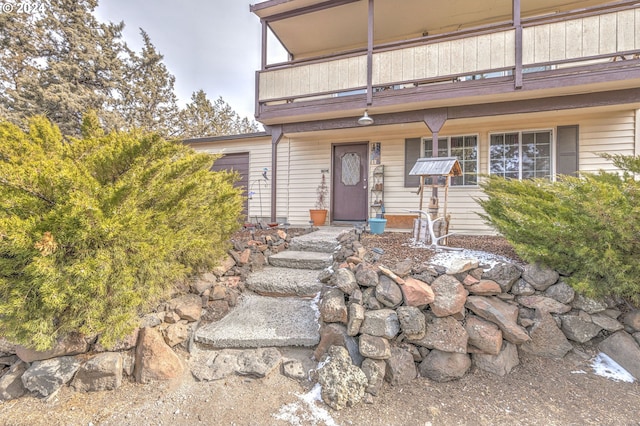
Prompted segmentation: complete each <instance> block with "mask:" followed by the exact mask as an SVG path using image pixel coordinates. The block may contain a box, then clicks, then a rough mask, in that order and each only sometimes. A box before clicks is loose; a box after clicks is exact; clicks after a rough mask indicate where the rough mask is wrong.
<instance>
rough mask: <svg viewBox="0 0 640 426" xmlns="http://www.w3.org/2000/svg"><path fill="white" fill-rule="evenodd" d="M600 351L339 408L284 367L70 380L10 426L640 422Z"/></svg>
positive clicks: (0, 414)
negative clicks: (162, 378) (80, 388)
mask: <svg viewBox="0 0 640 426" xmlns="http://www.w3.org/2000/svg"><path fill="white" fill-rule="evenodd" d="M391 235H394V234H391ZM370 238H374V241H373V242H372V244H375V246H378V247H381V248H383V249H384V250H385V255H386V256H387V257H386V261H388V263H390V264H391V263H392V261H395V260H401V259H404V258H405V257H406V256H410V257H413V256H418V257H423V258H425V259H428V257H429V254H428V253H426V252H420V253H418V252H415V250H410V251H408V252H407V251H406V250H403V249H402V247H406V246H403V244H405V243H406V236H404V237H402V236H396V237H390V238H388V239H384V238H379V237H375V236H372V237H370ZM383 241H384V242H383ZM370 242H371V241H369V242H366V243H365V245H368V244H369V243H370ZM461 242H462V241H457V243H461ZM467 243H468V245H469V247H468V248H474V249H477V248H479V247H471V245H472V244H476V243H477V244H484V249H486V250H488V251H489V250H491V251H493V252H496V253H497V254H502V255H505V254H506V252H505V250H509V247H508V243H506V245H505V242H504V241H503V240H502V241H501V240H499V239H496V240H486V239H485V240H484V241H483V242H482V241H480V240H478V241H476V242H474V243H472V242H471V240H468V241H467ZM383 245H384V247H383ZM491 247H493V249H491ZM595 354H596V350H595V349H594V348H593V347H591V346H581V347H576V348H575V349H574V350H573V351H572V352H570V353H569V354H567V356H565V357H564V358H563V359H561V360H556V359H545V358H537V357H531V356H529V355H526V354H521V357H520V360H521V364H520V365H519V366H517V367H516V368H515V369H514V370H513V371H512V372H511V373H510V374H508V375H507V376H505V377H499V376H496V375H493V374H490V373H487V372H484V371H481V370H477V369H472V370H471V372H470V373H468V374H467V375H466V376H465V377H464V378H463V379H461V380H457V381H453V382H448V383H436V382H432V381H430V380H428V379H425V378H417V379H415V380H413V381H412V382H411V383H410V384H409V385H405V386H399V387H391V386H390V385H389V384H387V383H385V385H384V387H383V389H382V390H381V392H380V393H379V395H378V396H377V397H375V398H374V399H373V403H372V404H365V403H360V404H359V405H357V406H355V407H351V408H347V409H344V410H342V411H339V412H338V411H333V410H331V409H330V408H328V407H327V406H326V405H324V404H322V403H321V402H317V401H314V399H313V391H312V386H313V384H312V383H310V382H304V383H301V382H298V381H295V380H292V379H289V378H286V377H284V376H282V375H280V374H277V373H273V374H271V375H270V376H268V377H266V378H264V379H250V378H243V377H231V378H228V379H223V380H219V381H214V382H197V381H196V380H195V379H194V378H193V377H192V376H191V374H190V373H189V372H188V370H187V371H185V374H184V376H183V377H182V378H181V380H178V381H174V382H171V383H158V384H153V385H139V384H136V383H132V382H126V383H124V384H123V386H122V387H121V388H120V389H118V390H117V391H104V392H93V393H77V392H74V391H73V390H72V389H71V388H69V387H63V388H62V389H61V390H60V391H59V392H58V393H57V394H56V395H54V396H53V397H50V398H49V399H48V400H44V399H42V398H38V397H35V396H27V397H23V398H20V399H18V400H13V401H8V402H5V403H0V425H29V426H31V425H51V426H53V425H135V426H142V425H198V424H202V425H320V426H324V425H326V426H333V425H367V426H377V425H420V426H422V425H424V426H426V425H434V426H435V425H514V424H517V425H640V384H639V383H638V382H635V383H624V382H615V381H613V380H611V379H607V378H604V377H601V376H597V375H595V374H594V373H593V370H592V369H591V366H590V362H591V359H592V357H593V356H594V355H595ZM184 356H185V357H188V354H184Z"/></svg>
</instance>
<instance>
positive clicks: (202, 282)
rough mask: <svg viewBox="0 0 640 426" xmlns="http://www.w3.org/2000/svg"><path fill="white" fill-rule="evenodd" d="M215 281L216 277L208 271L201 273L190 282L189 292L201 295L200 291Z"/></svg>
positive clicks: (207, 288)
mask: <svg viewBox="0 0 640 426" xmlns="http://www.w3.org/2000/svg"><path fill="white" fill-rule="evenodd" d="M217 281H218V278H217V277H216V276H215V275H214V274H212V273H210V272H207V273H206V274H202V275H200V276H199V277H198V278H196V279H195V280H194V281H192V282H191V283H190V287H191V292H192V293H195V294H198V295H202V293H204V292H205V291H207V290H209V289H210V288H211V287H213V286H214V285H215V283H216V282H217Z"/></svg>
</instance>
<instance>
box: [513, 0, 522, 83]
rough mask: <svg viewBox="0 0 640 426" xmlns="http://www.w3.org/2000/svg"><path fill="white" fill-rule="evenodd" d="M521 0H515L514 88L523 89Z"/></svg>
mask: <svg viewBox="0 0 640 426" xmlns="http://www.w3.org/2000/svg"><path fill="white" fill-rule="evenodd" d="M520 14H521V13H520V0H513V26H514V27H515V31H516V34H515V43H516V45H515V60H516V63H515V70H514V76H513V77H514V88H515V89H522V22H521V19H520Z"/></svg>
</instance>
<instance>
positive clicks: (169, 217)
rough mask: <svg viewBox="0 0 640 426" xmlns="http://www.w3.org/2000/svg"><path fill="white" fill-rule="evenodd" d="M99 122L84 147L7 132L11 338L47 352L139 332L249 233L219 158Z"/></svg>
mask: <svg viewBox="0 0 640 426" xmlns="http://www.w3.org/2000/svg"><path fill="white" fill-rule="evenodd" d="M93 118H94V120H95V117H93ZM91 123H92V122H91V120H86V121H85V126H84V128H83V134H84V136H83V138H82V139H66V138H64V137H63V135H62V134H61V133H60V131H59V130H58V129H57V128H56V127H55V126H53V125H52V124H51V123H49V122H48V121H47V120H45V119H44V118H35V119H33V120H31V122H30V128H29V131H28V132H27V133H24V132H22V131H21V130H20V129H19V128H18V127H16V126H14V125H11V124H8V123H0V336H5V337H7V338H9V339H10V340H13V341H15V342H17V343H22V344H25V345H28V346H31V347H34V348H37V349H46V348H48V347H50V345H51V344H52V342H53V341H54V340H55V339H56V338H57V337H60V336H62V335H65V334H67V333H69V332H72V331H78V332H80V333H83V334H85V335H93V334H101V335H102V339H103V340H104V341H105V342H106V343H108V342H113V341H114V340H115V339H117V338H119V337H122V336H124V335H125V334H126V333H128V332H131V331H132V329H133V328H134V327H135V326H137V321H136V320H137V317H138V315H139V313H140V312H141V311H142V310H143V309H146V308H148V307H149V306H150V304H152V303H154V302H157V300H158V299H159V298H161V297H163V296H166V295H167V294H168V293H169V292H170V290H171V288H172V286H173V285H175V283H176V282H179V281H181V280H184V279H185V278H186V277H188V276H189V275H191V274H193V273H196V272H199V271H202V270H205V269H207V268H210V267H212V266H214V265H215V263H216V262H217V261H218V260H219V259H220V258H221V257H222V255H223V254H224V253H225V251H226V249H227V244H228V243H227V242H228V241H229V237H230V235H231V234H232V233H233V232H234V231H235V230H236V229H237V228H238V224H239V220H238V219H239V216H240V214H241V210H242V196H241V194H240V192H239V190H237V189H235V188H234V187H233V181H234V179H235V178H236V176H235V175H233V174H229V173H224V172H217V173H213V172H210V171H209V168H210V166H211V165H212V163H213V160H214V158H213V157H212V156H209V155H205V154H197V153H195V152H194V151H193V150H191V149H190V148H187V147H185V146H182V145H180V144H174V143H170V142H167V141H164V140H162V139H160V138H159V137H157V136H154V135H143V134H138V133H135V132H134V133H117V132H114V133H111V134H108V135H104V134H103V133H102V131H101V130H100V129H99V128H97V127H96V125H95V124H91Z"/></svg>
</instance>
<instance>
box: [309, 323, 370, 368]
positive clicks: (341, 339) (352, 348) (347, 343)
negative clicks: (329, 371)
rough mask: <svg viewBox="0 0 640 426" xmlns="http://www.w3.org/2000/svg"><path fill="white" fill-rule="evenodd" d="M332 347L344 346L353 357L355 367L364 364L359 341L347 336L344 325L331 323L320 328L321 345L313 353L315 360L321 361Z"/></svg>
mask: <svg viewBox="0 0 640 426" xmlns="http://www.w3.org/2000/svg"><path fill="white" fill-rule="evenodd" d="M331 346H342V347H344V348H346V349H347V351H348V352H349V354H350V355H351V360H352V361H353V363H354V364H355V365H360V364H361V363H362V355H360V351H359V350H358V341H357V340H356V339H355V338H353V337H351V336H349V335H348V334H347V328H346V327H345V326H344V325H342V324H337V323H331V324H324V325H323V326H322V327H320V343H318V346H316V349H315V351H314V352H313V358H314V359H316V360H318V361H319V360H321V359H322V357H323V356H324V355H325V354H326V353H327V351H328V350H329V348H330V347H331Z"/></svg>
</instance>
